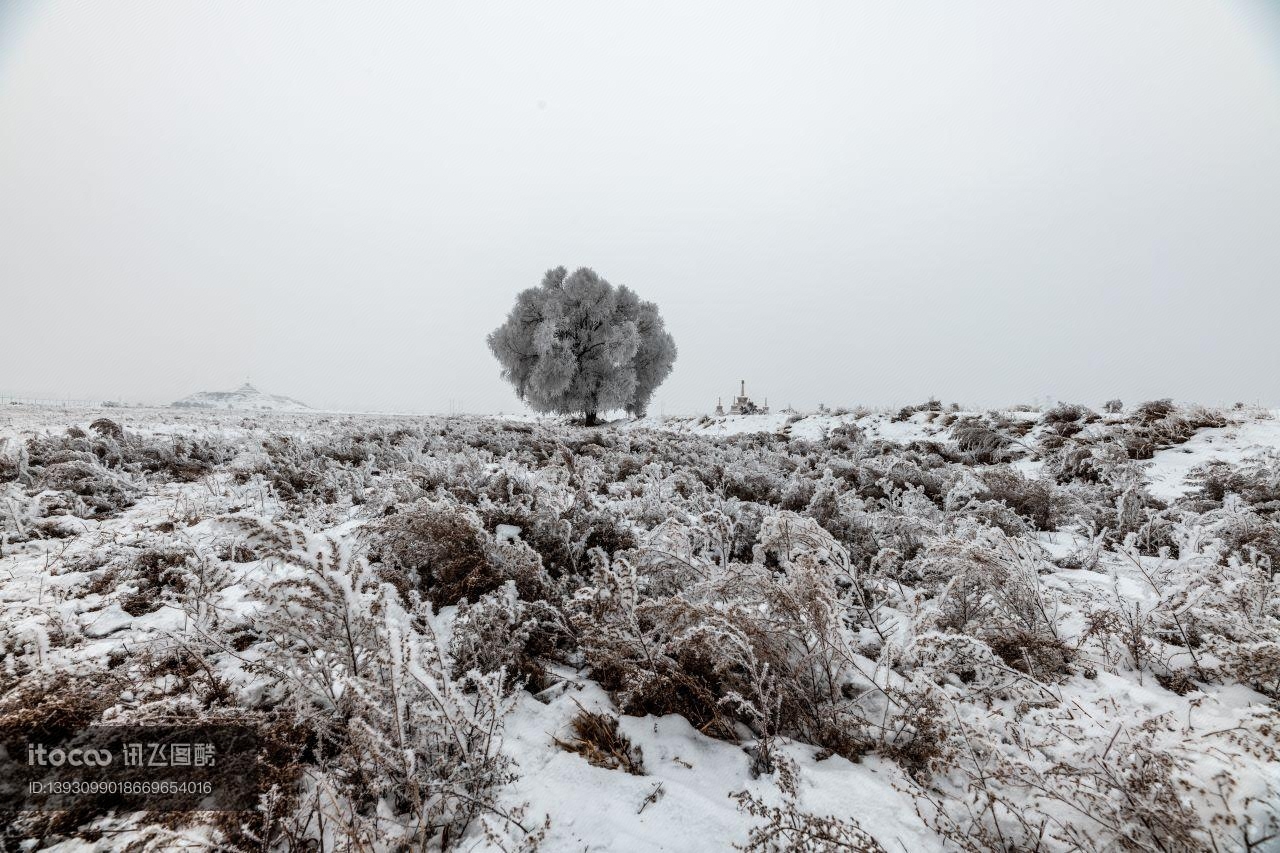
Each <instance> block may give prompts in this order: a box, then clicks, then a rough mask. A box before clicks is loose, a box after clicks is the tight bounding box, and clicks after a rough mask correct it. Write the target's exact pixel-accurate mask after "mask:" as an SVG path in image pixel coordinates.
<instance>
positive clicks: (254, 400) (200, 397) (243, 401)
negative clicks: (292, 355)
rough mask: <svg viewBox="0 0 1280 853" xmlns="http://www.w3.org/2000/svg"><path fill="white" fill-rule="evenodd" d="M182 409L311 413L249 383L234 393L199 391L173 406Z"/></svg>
mask: <svg viewBox="0 0 1280 853" xmlns="http://www.w3.org/2000/svg"><path fill="white" fill-rule="evenodd" d="M171 405H172V406H174V407H175V408H180V409H249V410H259V411H261V410H266V409H270V410H274V411H285V412H291V411H309V410H310V409H311V407H310V406H308V405H307V404H306V403H300V402H298V401H297V400H295V399H293V398H292V397H285V396H283V395H281V394H265V393H263V392H262V391H259V390H258V389H257V388H254V387H253V386H252V385H250V384H249V383H248V382H246V383H244V384H243V385H241V386H240V387H239V388H237V389H236V390H234V391H197V392H196V393H195V394H191V395H189V396H187V397H183V398H182V399H181V400H178V401H176V402H174V403H172V404H171Z"/></svg>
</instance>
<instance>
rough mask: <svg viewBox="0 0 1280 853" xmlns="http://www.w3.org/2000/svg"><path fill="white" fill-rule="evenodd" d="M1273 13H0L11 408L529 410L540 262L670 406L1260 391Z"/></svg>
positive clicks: (22, 4)
mask: <svg viewBox="0 0 1280 853" xmlns="http://www.w3.org/2000/svg"><path fill="white" fill-rule="evenodd" d="M1276 9H1277V6H1276V4H1274V3H1268V2H1263V0H1224V2H1216V3H1205V2H1199V1H1198V0H1196V2H1184V0H1151V2H1139V0H1100V1H1099V2H1072V3H1052V4H1046V3H1026V2H1022V0H1008V2H954V3H951V2H947V3H943V2H929V3H923V2H921V3H916V2H904V0H893V2H881V3H845V2H835V0H832V2H827V3H812V4H805V3H795V2H788V3H776V2H770V3H747V2H733V3H725V4H720V5H710V4H697V3H689V2H674V3H667V4H662V3H653V2H643V3H621V2H613V0H611V2H608V3H600V2H584V3H541V2H539V3H514V2H513V3H501V4H500V3H478V2H462V3H454V4H450V3H441V2H431V3H419V2H405V3H390V2H386V3H366V2H344V3H336V2H317V0H303V2H283V0H272V2H269V3H258V2H229V0H228V2H221V0H220V2H214V3H210V2H207V0H190V1H189V2H183V1H182V0H155V1H154V2H126V0H113V2H110V3H87V2H78V3H71V2H52V1H50V2H44V0H39V2H37V0H30V1H28V0H17V1H16V2H15V0H9V2H3V0H0V394H4V393H19V394H42V395H50V396H67V397H87V398H94V397H116V398H123V399H126V400H145V401H155V402H168V401H169V400H172V399H175V398H177V397H180V396H183V395H185V394H187V393H190V392H191V391H195V390H213V389H223V388H230V387H234V386H236V385H238V384H240V383H241V382H243V381H244V379H245V377H246V376H250V377H252V379H253V381H254V383H255V384H256V385H258V387H260V388H262V389H263V390H266V391H270V392H274V393H282V394H288V395H290V396H294V397H298V398H299V399H302V400H305V401H307V402H309V403H311V404H312V405H317V406H336V407H356V408H379V409H395V410H408V411H443V410H446V409H447V408H449V406H450V405H451V404H453V405H457V402H456V401H461V405H462V406H463V407H464V408H465V409H467V410H471V411H498V410H506V411H512V410H515V409H516V408H517V403H516V401H515V398H514V395H513V393H512V391H511V390H510V389H509V388H508V387H507V386H505V385H504V384H503V383H502V382H501V381H500V380H499V379H498V377H497V373H498V366H497V363H496V362H495V361H494V359H493V357H492V356H491V354H490V353H489V352H488V349H487V348H486V346H485V343H484V337H485V334H486V333H488V332H489V331H490V330H491V329H492V328H494V327H496V326H497V325H498V324H499V323H500V322H501V321H502V320H503V318H504V316H505V314H506V312H507V310H508V308H509V307H510V305H511V303H512V301H513V298H514V296H515V294H516V292H517V291H518V290H520V289H522V288H525V287H529V286H533V285H535V284H537V283H538V281H539V280H540V279H541V277H542V274H543V272H544V271H545V270H546V269H548V268H549V267H553V266H557V265H560V264H563V265H566V266H568V267H570V268H571V269H572V268H574V267H577V266H591V267H594V268H595V269H596V270H597V271H598V272H600V273H601V274H602V275H604V276H605V277H606V278H608V279H609V280H611V281H613V282H614V283H615V284H627V285H629V286H631V287H632V288H634V289H635V290H636V291H637V292H639V293H640V294H641V295H642V296H643V297H644V298H647V299H652V300H654V301H656V302H657V303H658V304H659V305H660V306H661V309H662V312H663V315H664V316H665V318H666V321H667V324H668V327H669V329H670V330H671V331H672V333H673V334H674V336H675V338H676V342H677V345H678V346H679V348H680V358H679V360H678V361H677V362H676V368H675V371H674V373H673V374H672V376H671V378H670V379H669V380H668V381H667V383H666V384H665V385H664V386H663V387H662V388H660V389H659V390H658V393H657V395H656V397H655V401H654V406H653V409H654V410H655V411H657V410H658V409H659V408H662V409H664V410H665V411H666V412H667V413H669V414H670V413H677V412H696V411H705V410H707V409H709V408H710V407H711V406H713V405H714V403H715V398H716V396H717V395H720V396H725V397H728V396H729V395H730V394H732V393H733V391H734V390H735V389H736V386H737V380H738V379H739V378H745V379H746V380H747V386H748V391H749V392H751V393H753V394H754V395H757V396H766V395H767V396H768V397H769V400H770V403H772V404H773V405H775V406H778V405H785V404H787V403H794V404H796V405H797V406H813V405H816V403H818V402H820V401H821V402H825V403H828V404H852V403H870V404H876V405H879V404H901V403H907V402H916V401H919V400H922V399H924V398H926V397H928V396H930V395H938V396H940V397H942V398H943V399H944V400H947V401H950V400H958V401H960V402H962V403H972V404H979V405H994V404H1003V403H1012V402H1021V401H1029V400H1031V399H1033V398H1040V397H1043V396H1045V395H1050V396H1052V397H1054V398H1056V399H1066V400H1080V401H1084V402H1091V403H1094V404H1097V403H1098V402H1100V401H1102V400H1105V399H1107V398H1109V397H1114V396H1119V397H1123V398H1124V399H1126V401H1131V402H1134V401H1137V400H1138V399H1145V398H1150V397H1157V396H1173V397H1175V398H1178V399H1184V400H1185V399H1196V400H1202V401H1205V402H1211V403H1216V402H1232V401H1235V400H1237V399H1243V400H1249V401H1261V402H1265V403H1270V404H1280V344H1278V342H1277V331H1276V329H1277V318H1278V317H1280V25H1277V17H1276V15H1277V13H1276Z"/></svg>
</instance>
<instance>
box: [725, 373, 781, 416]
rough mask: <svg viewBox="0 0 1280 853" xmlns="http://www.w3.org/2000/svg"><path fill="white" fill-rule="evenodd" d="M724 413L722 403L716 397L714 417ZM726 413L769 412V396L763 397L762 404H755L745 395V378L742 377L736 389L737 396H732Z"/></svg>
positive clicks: (756, 413)
mask: <svg viewBox="0 0 1280 853" xmlns="http://www.w3.org/2000/svg"><path fill="white" fill-rule="evenodd" d="M724 414H725V410H724V405H723V404H722V403H721V402H720V399H719V398H717V399H716V417H720V416H723V415H724ZM728 414H731V415H767V414H769V398H768V397H765V398H764V405H759V404H757V403H756V402H755V401H754V400H752V399H751V398H750V397H748V396H747V380H745V379H743V380H742V384H741V386H740V387H739V390H738V396H737V397H734V398H733V405H731V406H730V407H729V412H728Z"/></svg>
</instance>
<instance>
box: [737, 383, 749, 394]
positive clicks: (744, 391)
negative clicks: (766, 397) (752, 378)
mask: <svg viewBox="0 0 1280 853" xmlns="http://www.w3.org/2000/svg"><path fill="white" fill-rule="evenodd" d="M738 396H739V397H745V396H747V380H745V379H743V380H742V390H741V391H739V392H738Z"/></svg>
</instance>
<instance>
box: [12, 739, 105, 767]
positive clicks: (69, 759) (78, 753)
mask: <svg viewBox="0 0 1280 853" xmlns="http://www.w3.org/2000/svg"><path fill="white" fill-rule="evenodd" d="M110 763H111V750H109V749H81V748H79V747H76V748H75V749H61V748H60V747H56V746H55V747H54V748H53V749H47V748H46V747H45V745H44V744H42V743H37V744H31V743H29V744H27V764H28V765H31V766H36V765H39V766H40V767H61V766H62V765H64V764H68V765H70V766H72V767H105V766H107V765H108V764H110Z"/></svg>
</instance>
